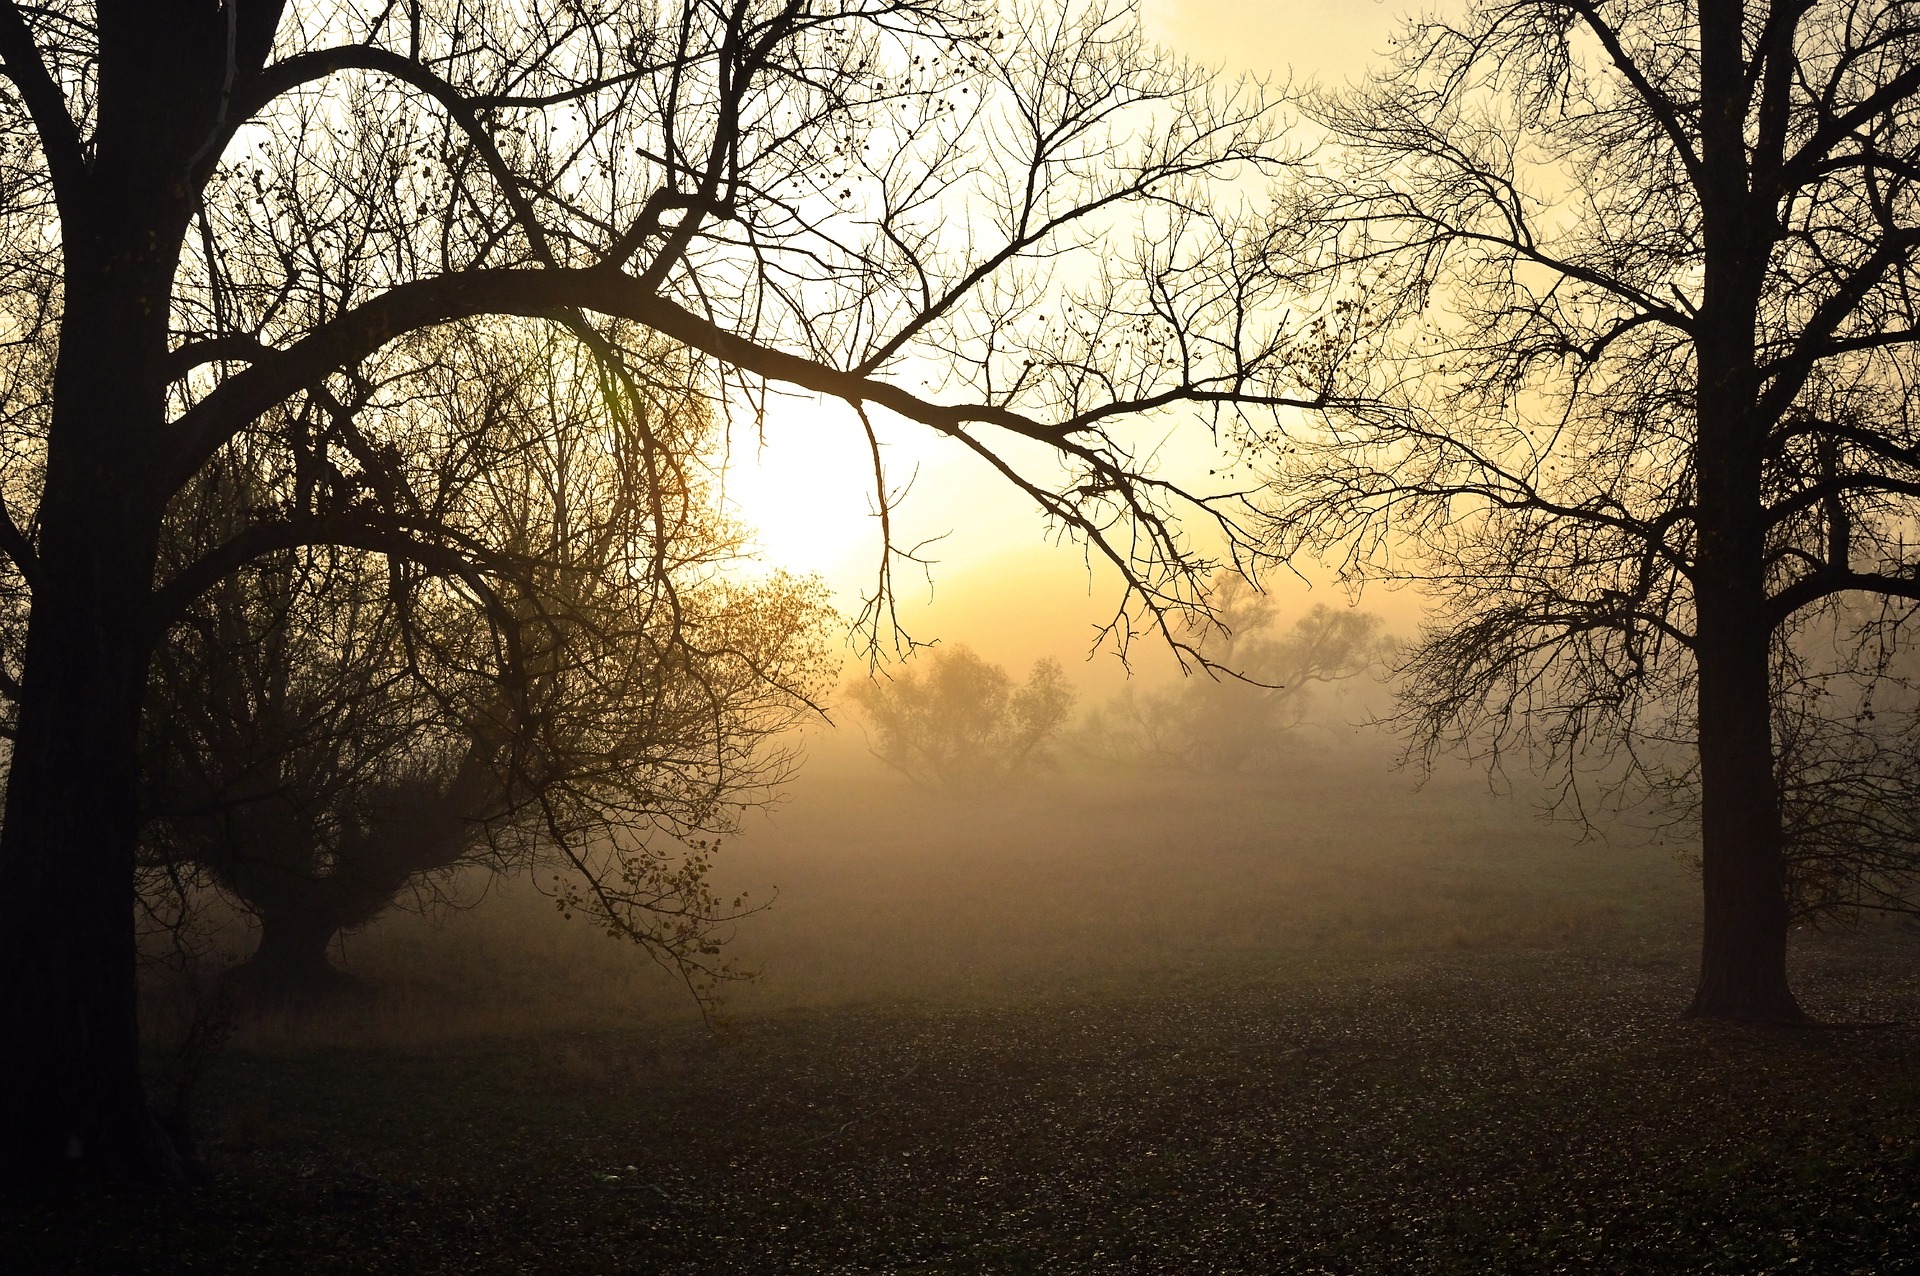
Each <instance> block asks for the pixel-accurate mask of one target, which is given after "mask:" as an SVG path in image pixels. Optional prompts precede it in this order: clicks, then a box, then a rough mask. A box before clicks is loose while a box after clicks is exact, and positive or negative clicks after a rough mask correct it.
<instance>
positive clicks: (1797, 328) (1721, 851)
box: [1274, 0, 1920, 1020]
mask: <svg viewBox="0 0 1920 1276" xmlns="http://www.w3.org/2000/svg"><path fill="white" fill-rule="evenodd" d="M1915 16H1916V15H1915V13H1914V10H1913V7H1912V6H1911V5H1910V4H1907V3H1905V0H1886V2H1884V3H1882V2H1875V3H1867V4H1854V3H1829V2H1827V0H1781V2H1780V3H1742V2H1740V0H1701V3H1699V4H1697V5H1696V4H1690V3H1680V2H1679V0H1516V2H1514V3H1499V4H1494V3H1481V4H1476V5H1474V6H1473V7H1472V8H1471V9H1470V11H1469V12H1468V14H1467V16H1466V17H1465V18H1464V19H1463V20H1462V21H1461V22H1459V23H1457V24H1454V23H1442V22H1429V23H1426V24H1423V25H1420V26H1418V27H1416V28H1414V29H1413V30H1412V31H1411V32H1410V33H1409V35H1408V37H1407V39H1406V40H1405V42H1404V43H1403V45H1402V46H1401V50H1400V53H1399V55H1398V57H1397V60H1396V61H1395V63H1394V64H1393V65H1392V67H1391V68H1389V69H1388V70H1387V71H1385V72H1384V73H1383V74H1382V75H1381V76H1380V77H1379V78H1377V79H1376V80H1375V81H1374V82H1373V83H1371V84H1370V85H1369V86H1367V87H1364V88H1361V89H1359V90H1357V91H1354V92H1351V93H1342V94H1334V95H1330V96H1327V97H1325V98H1322V99H1319V100H1318V101H1317V102H1316V103H1315V104H1314V108H1313V109H1314V111H1315V113H1316V114H1317V115H1318V117H1319V119H1320V121H1321V123H1322V125H1323V126H1324V127H1325V128H1326V130H1327V131H1328V134H1329V137H1330V155H1331V156H1335V157H1337V159H1335V160H1334V161H1333V162H1332V163H1330V166H1329V167H1330V171H1329V174H1328V176H1327V177H1326V178H1325V180H1324V181H1322V182H1320V183H1318V184H1317V186H1316V188H1315V189H1314V190H1313V191H1312V192H1311V193H1303V194H1302V196H1301V198H1302V201H1303V202H1302V206H1301V207H1302V213H1303V215H1304V216H1307V217H1312V218H1319V219H1321V221H1320V229H1319V230H1318V231H1317V232H1309V233H1308V234H1307V235H1305V236H1303V238H1302V239H1301V240H1300V241H1298V242H1296V243H1295V244H1294V246H1293V248H1292V249H1291V250H1290V251H1291V253H1292V258H1291V259H1292V261H1293V264H1294V268H1295V269H1298V270H1299V271H1300V272H1301V273H1302V276H1303V277H1306V278H1315V279H1317V280H1318V281H1320V282H1323V283H1325V282H1336V281H1337V286H1336V287H1334V288H1333V289H1332V290H1331V291H1330V293H1329V294H1327V295H1330V296H1334V297H1337V298H1339V300H1338V302H1337V304H1336V305H1334V306H1332V307H1330V308H1329V309H1328V310H1327V312H1326V313H1325V314H1324V315H1323V317H1322V319H1321V321H1320V326H1319V329H1318V333H1317V340H1316V341H1315V342H1314V343H1313V345H1312V348H1311V349H1310V350H1308V351H1306V352H1305V357H1309V358H1313V359H1330V358H1338V359H1340V360H1342V361H1343V363H1344V366H1345V367H1346V368H1347V369H1348V370H1349V371H1350V372H1353V371H1356V370H1358V369H1359V368H1361V367H1363V366H1364V367H1365V368H1367V369H1368V375H1369V378H1370V379H1369V380H1368V382H1367V384H1366V385H1365V386H1364V391H1365V393H1366V395H1367V397H1369V398H1370V399H1371V400H1372V402H1373V404H1374V406H1373V408H1372V409H1371V410H1368V411H1365V412H1353V413H1341V414H1337V415H1336V418H1335V422H1336V424H1335V426H1334V428H1331V429H1329V430H1327V431H1324V432H1316V431H1313V430H1311V429H1302V430H1300V431H1298V432H1297V437H1296V438H1295V439H1294V440H1293V445H1294V446H1295V447H1296V448H1297V449H1298V450H1297V451H1295V452H1293V453H1292V454H1290V456H1289V458H1288V460H1287V462H1286V463H1285V464H1283V465H1282V466H1281V473H1280V475H1279V481H1278V483H1277V484H1276V488H1275V491H1276V493H1277V496H1278V502H1279V517H1278V519H1277V521H1276V524H1275V527H1274V535H1275V540H1276V543H1277V544H1278V545H1279V546H1281V547H1282V548H1283V549H1285V550H1288V551H1291V552H1298V551H1303V550H1304V551H1313V552H1320V553H1329V554H1332V555H1334V556H1335V557H1337V558H1338V559H1339V560H1340V561H1342V562H1343V563H1344V565H1345V567H1346V569H1347V570H1348V571H1350V572H1352V573H1353V574H1355V575H1363V576H1393V577H1399V578H1402V579H1408V580H1416V581H1420V582H1423V583H1424V584H1425V585H1426V586H1427V588H1428V590H1429V591H1430V593H1431V596H1432V597H1433V598H1434V599H1435V600H1436V603H1437V605H1438V608H1439V611H1438V614H1437V617H1436V619H1435V621H1434V623H1433V624H1432V626H1431V627H1430V628H1429V629H1428V630H1427V631H1426V633H1425V634H1424V636H1423V638H1422V640H1421V642H1420V644H1419V645H1418V647H1417V648H1416V649H1415V650H1414V651H1413V653H1412V657H1411V664H1410V667H1409V670H1408V673H1409V677H1410V681H1409V682H1408V684H1407V688H1406V698H1405V706H1406V711H1407V715H1408V717H1407V720H1408V723H1409V725H1410V727H1411V728H1412V730H1413V731H1414V733H1415V738H1416V740H1417V741H1418V742H1419V743H1420V744H1422V745H1423V746H1425V747H1427V748H1437V747H1442V746H1445V745H1448V744H1464V745H1466V746H1468V747H1477V748H1490V749H1491V750H1493V755H1494V756H1495V757H1496V758H1497V757H1498V756H1499V755H1500V753H1501V752H1503V751H1505V750H1508V749H1512V748H1517V747H1524V748H1528V749H1541V750H1544V751H1545V753H1546V755H1547V756H1549V757H1550V758H1551V759H1553V760H1554V761H1555V763H1556V764H1557V765H1558V766H1559V767H1560V768H1561V770H1560V774H1561V776H1562V777H1563V779H1564V780H1565V782H1566V788H1565V792H1566V795H1567V796H1568V797H1569V799H1570V800H1575V801H1578V800H1581V799H1580V786H1579V783H1578V781H1579V777H1580V775H1581V772H1582V769H1583V768H1586V769H1588V770H1589V771H1591V772H1596V773H1601V774H1605V775H1609V776H1611V777H1612V778H1613V780H1615V781H1617V782H1618V783H1620V784H1622V785H1625V786H1626V790H1631V789H1633V788H1634V787H1635V786H1641V787H1645V786H1651V787H1652V788H1654V789H1655V790H1659V789H1664V788H1667V787H1669V786H1670V785H1671V784H1672V783H1673V782H1675V781H1676V780H1677V781H1678V782H1679V783H1680V785H1681V786H1682V787H1683V788H1685V789H1687V790H1689V791H1697V794H1698V805H1697V811H1698V816H1699V821H1700V831H1701V838H1702V857H1703V858H1702V869H1703V888H1704V907H1705V922H1706V925H1705V939H1704V946H1703V949H1702V955H1701V966H1700V980H1699V985H1698V989H1697V992H1696V993H1695V996H1694V999H1693V1003H1692V1013H1694V1014H1696V1015H1705V1016H1716V1017H1735V1018H1747V1019H1772V1020H1797V1019H1799V1018H1801V1010H1800V1008H1799V1006H1798V1005H1797V1003H1796V1001H1795V999H1794V997H1793V994H1792V992H1791V990H1790V988H1789V984H1788V979H1787V969H1786V953H1787V932H1788V927H1789V920H1790V917H1791V915H1792V907H1791V894H1790V891H1791V886H1792V878H1793V874H1792V872H1791V864H1790V856H1789V853H1790V851H1791V847H1790V845H1789V842H1788V839H1787V833H1788V830H1787V829H1786V828H1785V827H1784V826H1783V812H1782V793H1783V784H1782V780H1781V776H1780V775H1779V774H1778V773H1777V771H1776V768H1777V767H1784V768H1785V769H1786V771H1787V773H1788V774H1789V779H1788V782H1787V784H1786V786H1785V788H1786V791H1787V792H1789V793H1798V794H1800V795H1801V796H1803V797H1807V798H1809V799H1812V800H1814V802H1815V804H1816V806H1815V807H1807V808H1804V809H1803V814H1805V813H1809V812H1811V811H1813V810H1814V809H1816V807H1817V804H1818V803H1819V802H1820V801H1824V799H1820V798H1817V797H1816V796H1815V793H1814V789H1813V788H1810V787H1808V786H1807V785H1806V784H1804V783H1802V781H1804V780H1806V779H1808V778H1810V775H1811V773H1810V772H1808V771H1807V769H1806V768H1807V767H1808V766H1809V765H1811V763H1810V761H1809V760H1810V759H1811V758H1812V757H1814V756H1816V755H1818V756H1826V757H1828V759H1829V761H1830V762H1834V763H1835V764H1836V765H1839V766H1840V768H1841V769H1842V770H1845V769H1847V768H1848V767H1851V765H1852V763H1846V764H1838V763H1837V758H1838V756H1839V755H1838V754H1834V753H1832V752H1831V750H1830V749H1829V747H1828V746H1829V745H1832V746H1835V747H1837V744H1838V740H1839V737H1837V736H1835V735H1833V734H1831V733H1828V732H1825V730H1824V728H1823V732H1822V733H1820V734H1821V738H1822V739H1825V740H1826V741H1827V742H1828V744H1827V745H1821V746H1819V747H1818V748H1814V749H1812V751H1811V752H1809V750H1808V748H1807V747H1805V746H1809V745H1812V744H1813V743H1814V736H1813V735H1810V734H1809V733H1808V730H1807V728H1808V727H1809V726H1810V725H1811V724H1812V722H1813V721H1814V718H1813V717H1809V716H1807V713H1806V712H1805V711H1806V710H1808V709H1809V708H1811V706H1812V703H1813V702H1812V701H1810V700H1809V699H1807V698H1806V697H1804V696H1796V695H1795V694H1793V691H1792V688H1793V686H1794V685H1795V682H1796V679H1797V678H1798V677H1799V674H1798V673H1796V664H1795V661H1794V660H1793V659H1792V658H1791V653H1792V652H1793V651H1794V650H1795V643H1796V641H1797V635H1800V634H1801V633H1802V632H1803V631H1805V630H1806V629H1807V628H1808V627H1809V626H1817V625H1823V624H1826V623H1828V622H1829V621H1832V620H1834V619H1836V618H1840V617H1843V616H1844V617H1845V618H1846V619H1847V621H1848V623H1849V624H1851V625H1853V627H1854V629H1853V634H1852V639H1853V649H1854V650H1855V651H1858V652H1862V653H1865V652H1866V651H1867V650H1868V649H1870V648H1873V647H1875V646H1892V645H1895V644H1898V643H1900V642H1902V641H1904V634H1905V627H1906V626H1907V625H1908V624H1909V623H1910V621H1911V617H1912V604H1913V602H1914V600H1916V599H1920V559H1916V557H1915V555H1914V552H1913V544H1914V542H1913V537H1912V533H1911V528H1912V525H1913V519H1914V517H1915V515H1916V513H1920V505H1916V502H1915V498H1916V497H1917V496H1920V469H1917V468H1916V464H1920V434H1917V433H1916V426H1915V407H1916V401H1915V399H1914V397H1913V388H1912V387H1913V386H1914V384H1915V381H1914V373H1915V372H1916V371H1917V370H1920V369H1917V368H1916V365H1915V362H1914V356H1915V349H1914V340H1915V336H1916V333H1920V326H1917V323H1920V314H1916V312H1915V308H1914V296H1915V292H1914V287H1915V284H1916V283H1920V269H1917V263H1916V260H1915V250H1916V248H1920V204H1916V200H1915V191H1916V187H1915V185H1914V183H1915V179H1916V177H1917V176H1920V149H1916V141H1915V139H1916V137H1920V134H1917V133H1916V131H1915V125H1916V123H1920V118H1916V116H1917V113H1920V107H1917V106H1916V100H1915V94H1916V92H1920V25H1917V24H1916V22H1915ZM1352 388H1353V389H1355V390H1356V391H1358V390H1361V389H1362V388H1363V387H1361V386H1358V385H1355V386H1353V387H1352ZM1863 599H1864V600H1867V605H1864V606H1863V605H1862V602H1861V600H1863ZM1849 667H1850V668H1851V669H1852V670H1853V671H1855V672H1863V673H1871V664H1870V662H1868V663H1865V664H1861V663H1855V664H1852V665H1850V666H1849ZM1828 707H1829V708H1830V707H1831V706H1828ZM1826 711H1827V710H1826V708H1822V709H1821V710H1819V711H1818V713H1817V714H1815V715H1814V716H1815V717H1818V716H1820V715H1823V714H1824V713H1825V712H1826ZM1861 742H1862V740H1861V738H1859V737H1856V738H1855V740H1854V743H1855V744H1856V745H1857V744H1859V743H1861ZM1676 757H1679V758H1680V759H1681V761H1680V764H1679V765H1678V767H1677V769H1676V768H1675V766H1674V760H1675V758H1676ZM1607 760H1611V762H1612V763H1613V764H1614V765H1612V766H1611V767H1608V766H1607V765H1606V762H1607ZM1822 765H1824V764H1822ZM1829 770H1830V771H1831V770H1832V768H1831V767H1829ZM1795 777H1797V778H1795ZM1615 792H1616V794H1619V793H1621V792H1623V791H1622V790H1616V791H1615ZM1628 796H1630V793H1628ZM1796 819H1798V817H1796ZM1902 854H1903V855H1909V854H1910V852H1902ZM1908 862H1909V863H1911V860H1909V861H1908Z"/></svg>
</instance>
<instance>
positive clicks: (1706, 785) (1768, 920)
mask: <svg viewBox="0 0 1920 1276" xmlns="http://www.w3.org/2000/svg"><path fill="white" fill-rule="evenodd" d="M1756 592H1757V591H1756ZM1702 601H1703V602H1704V603H1706V604H1707V605H1705V606H1703V607H1702V608H1701V613H1702V614H1701V625H1700V630H1701V634H1700V645H1699V650H1698V658H1699V673H1700V705H1699V714H1700V721H1699V730H1700V816H1701V819H1700V834H1701V893H1702V897H1703V900H1702V902H1703V904H1704V921H1705V929H1704V932H1703V934H1702V937H1701V949H1700V982H1699V985H1698V987H1697V988H1696V989H1695V991H1694V996H1693V1003H1692V1005H1691V1006H1689V1007H1688V1010H1687V1013H1688V1014H1689V1015H1693V1016H1698V1017H1703V1018H1714V1019H1740V1020H1748V1021H1755V1022H1778V1023H1794V1022H1800V1021H1802V1020H1804V1019H1805V1017H1806V1016H1805V1014H1804V1013H1803V1012H1802V1011H1801V1009H1800V1005H1799V1003H1798V1002H1797V1001H1796V1000H1795V999H1794V996H1793V991H1792V989H1791V988H1790V986H1789V985H1788V982H1787V929H1788V923H1789V920H1790V918H1789V913H1788V908H1787V878H1786V861H1785V857H1784V855H1783V850H1784V848H1783V844H1782V843H1783V838H1782V832H1781V826H1780V802H1779V795H1778V793H1777V791H1776V788H1775V776H1774V766H1773V747H1772V708H1771V694H1770V692H1771V685H1770V679H1769V676H1768V651H1767V642H1768V635H1767V631H1766V628H1765V626H1764V625H1762V624H1760V623H1758V618H1757V617H1754V618H1751V619H1750V620H1749V623H1747V624H1746V625H1744V626H1742V625H1738V624H1734V623H1730V622H1729V621H1728V619H1727V618H1725V617H1720V618H1717V619H1713V620H1710V619H1709V617H1710V616H1711V615H1712V614H1713V613H1714V612H1715V611H1716V610H1725V611H1729V612H1732V611H1734V610H1735V609H1734V608H1722V607H1719V606H1717V605H1716V602H1714V601H1712V600H1709V599H1704V598H1703V600H1702Z"/></svg>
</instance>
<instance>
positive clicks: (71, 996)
mask: <svg viewBox="0 0 1920 1276" xmlns="http://www.w3.org/2000/svg"><path fill="white" fill-rule="evenodd" d="M50 469H51V467H50ZM52 477H53V476H52V475H50V487H51V486H52V482H51V480H52ZM108 490H112V489H108ZM60 505H61V503H60V502H57V501H55V500H54V499H53V493H52V492H51V491H50V492H49V499H48V501H47V505H46V510H47V514H48V517H47V519H46V521H45V523H44V525H43V535H42V551H43V553H42V566H43V569H44V571H45V579H44V581H43V582H42V584H41V586H40V588H39V589H38V590H37V591H36V594H35V597H34V606H33V615H32V618H31V620H30V622H29V628H28V634H27V650H26V663H25V674H26V676H25V679H24V687H23V692H24V694H23V696H22V702H21V707H20V719H19V738H18V739H17V740H16V741H15V743H14V749H13V760H12V770H11V774H10V776H9V779H8V784H7V802H6V824H5V827H4V830H3V831H0V972H4V977H3V978H0V1038H4V1040H5V1045H4V1047H3V1048H0V1177H3V1178H5V1179H7V1180H10V1181H12V1182H13V1183H14V1184H15V1185H21V1184H23V1183H24V1184H27V1185H46V1184H49V1183H50V1181H57V1180H60V1179H63V1178H74V1179H85V1180H90V1181H103V1180H106V1181H111V1180H144V1181H152V1180H154V1179H156V1178H157V1179H161V1180H173V1179H177V1178H178V1177H179V1174H180V1167H179V1165H178V1163H177V1162H176V1160H175V1158H174V1156H173V1152H172V1149H171V1146H170V1145H169V1143H168V1141H167V1139H166V1138H165V1137H164V1136H163V1135H162V1134H161V1133H160V1130H159V1127H158V1126H157V1125H156V1124H155V1123H154V1121H153V1120H152V1118H151V1117H150V1115H149V1114H148V1111H147V1103H146V1095H145V1093H144V1091H143V1090H142V1088H141V1082H140V1071H139V1034H138V1029H137V1024H136V1018H135V1016H136V991H135V978H136V966H135V953H134V932H133V889H134V879H133V867H134V863H133V856H134V844H135V837H136V834H137V819H138V811H137V795H136V792H135V779H136V747H137V740H136V736H137V731H138V726H139V713H140V702H141V693H142V690H143V684H144V680H145V673H146V664H147V655H148V649H147V636H146V633H145V627H144V625H143V624H142V623H141V620H142V616H141V609H142V605H143V604H144V601H145V599H146V597H147V577H148V576H149V575H150V573H151V572H152V570H153V557H152V546H153V534H154V530H155V528H156V527H157V524H158V518H157V514H155V513H154V512H152V511H139V510H136V509H133V508H131V506H132V505H133V502H131V501H127V502H122V503H121V507H120V508H117V509H114V508H102V509H100V510H98V511H97V514H96V516H95V517H94V518H92V519H83V520H80V521H79V523H78V524H76V523H75V522H74V521H73V520H72V519H71V518H69V517H61V511H60ZM68 513H69V514H70V513H71V511H68Z"/></svg>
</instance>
